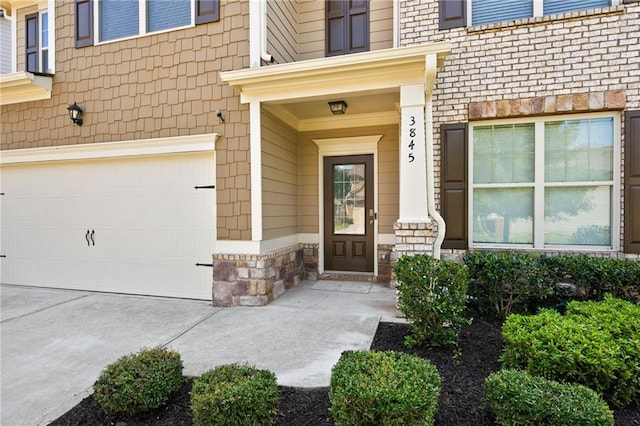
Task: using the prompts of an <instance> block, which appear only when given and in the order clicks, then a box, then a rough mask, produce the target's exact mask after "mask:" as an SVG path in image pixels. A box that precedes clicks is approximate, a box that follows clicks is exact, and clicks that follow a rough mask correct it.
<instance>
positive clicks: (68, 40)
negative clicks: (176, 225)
mask: <svg viewBox="0 0 640 426" xmlns="http://www.w3.org/2000/svg"><path fill="white" fill-rule="evenodd" d="M220 14H221V20H220V22H215V23H210V24H205V25H198V26H196V27H193V28H188V29H182V30H175V31H169V32H164V33H160V34H155V35H149V36H141V37H136V38H133V39H130V40H123V41H115V42H111V43H105V44H102V45H97V46H90V47H85V48H81V49H76V48H74V40H73V25H74V17H73V1H72V0H65V1H60V2H56V9H55V15H56V17H55V26H56V45H55V49H56V63H55V69H56V72H55V77H54V79H53V92H52V97H51V99H48V100H43V101H35V102H26V103H19V104H13V105H5V106H2V107H1V109H0V114H1V116H2V129H1V135H0V136H1V137H0V140H1V145H0V146H1V148H2V149H3V150H5V149H17V148H33V147H42V146H56V145H68V144H85V143H99V142H111V141H126V140H136V139H147V138H162V137H171V136H185V135H195V134H205V133H212V132H217V133H220V134H221V135H222V136H221V137H220V138H219V139H218V142H217V146H216V151H217V156H216V158H217V173H218V179H217V182H216V187H217V191H218V192H217V193H218V200H219V205H218V219H217V220H218V238H220V239H242V240H248V239H250V238H251V231H250V223H251V213H250V212H249V211H248V209H246V208H243V205H245V204H246V203H249V202H250V178H249V164H248V162H249V130H248V127H249V111H248V107H247V105H244V104H240V100H239V96H238V94H237V93H236V92H235V91H234V90H233V89H232V88H230V87H229V86H226V85H223V84H222V83H221V82H220V81H219V77H218V73H219V72H220V71H227V70H232V69H240V68H244V67H247V66H248V65H249V42H248V38H249V35H248V26H249V2H248V0H243V1H237V0H234V1H230V0H229V1H223V2H222V5H221V10H220ZM20 16H21V15H20V14H18V21H17V22H18V25H19V27H22V28H19V31H18V40H22V39H24V18H23V16H22V18H21V17H20ZM20 34H22V36H20ZM22 46H23V45H22ZM21 52H24V48H23V47H22V48H21V47H20V45H18V58H19V61H18V63H19V64H21V63H22V64H24V59H20V58H21V57H23V56H24V55H23V54H22V53H21ZM20 61H22V62H20ZM23 67H24V65H22V66H19V68H18V69H22V68H23ZM73 102H77V103H78V104H79V105H80V106H81V107H82V108H83V109H84V110H85V114H84V117H83V119H84V125H83V126H82V127H78V126H74V125H73V124H72V123H71V121H70V120H69V117H68V114H67V110H66V108H67V106H68V105H69V104H71V103H73ZM216 109H220V110H222V111H224V117H225V122H224V123H219V120H218V118H217V117H216V112H215V111H216Z"/></svg>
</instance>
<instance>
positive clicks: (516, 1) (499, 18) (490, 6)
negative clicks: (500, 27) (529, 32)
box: [471, 0, 533, 25]
mask: <svg viewBox="0 0 640 426" xmlns="http://www.w3.org/2000/svg"><path fill="white" fill-rule="evenodd" d="M471 16H472V25H480V24H490V23H492V22H504V21H512V20H515V19H522V18H530V17H532V16H533V1H523V0H474V1H472V2H471Z"/></svg>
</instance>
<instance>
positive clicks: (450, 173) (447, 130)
mask: <svg viewBox="0 0 640 426" xmlns="http://www.w3.org/2000/svg"><path fill="white" fill-rule="evenodd" d="M440 138H441V149H440V152H441V155H442V163H441V164H442V170H441V176H442V191H441V194H442V199H441V210H442V217H443V218H444V222H445V224H446V233H445V236H444V242H443V244H442V248H447V249H466V248H467V244H468V240H469V238H468V220H467V219H468V210H469V209H468V207H469V206H468V201H467V198H468V197H467V194H468V170H467V169H468V164H469V163H468V152H467V151H468V149H467V147H468V144H467V123H456V124H443V125H442V126H441V127H440Z"/></svg>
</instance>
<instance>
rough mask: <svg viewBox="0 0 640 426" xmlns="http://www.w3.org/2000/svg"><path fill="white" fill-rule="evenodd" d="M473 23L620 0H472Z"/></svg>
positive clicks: (575, 8)
mask: <svg viewBox="0 0 640 426" xmlns="http://www.w3.org/2000/svg"><path fill="white" fill-rule="evenodd" d="M470 1H471V25H481V24H490V23H494V22H504V21H513V20H516V19H526V18H532V17H534V16H547V15H555V14H558V13H566V12H573V11H576V10H585V9H592V8H596V7H607V6H610V5H611V4H612V2H618V1H619V0H470Z"/></svg>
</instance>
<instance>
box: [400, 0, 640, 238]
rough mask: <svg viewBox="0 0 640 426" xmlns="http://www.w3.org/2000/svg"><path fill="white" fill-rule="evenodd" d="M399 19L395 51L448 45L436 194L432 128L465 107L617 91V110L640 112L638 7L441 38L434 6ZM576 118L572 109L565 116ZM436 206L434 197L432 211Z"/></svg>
mask: <svg viewBox="0 0 640 426" xmlns="http://www.w3.org/2000/svg"><path fill="white" fill-rule="evenodd" d="M400 19H401V45H403V46H408V45H415V44H422V43H431V42H437V41H442V40H445V41H450V42H451V43H452V49H451V50H452V51H451V54H450V55H449V56H448V57H447V58H446V60H445V61H444V66H443V67H441V68H440V69H439V70H438V76H437V80H436V84H435V90H434V104H433V115H434V132H435V135H434V138H435V139H434V142H435V156H436V170H435V172H436V173H435V174H436V188H438V187H439V180H440V160H439V159H440V147H439V145H440V134H439V132H440V125H441V124H444V123H459V122H466V121H468V120H469V104H470V103H485V105H487V106H489V105H491V104H494V105H495V107H496V108H497V107H498V106H501V102H503V101H519V100H523V99H536V98H545V99H546V98H554V99H555V100H556V101H560V102H564V101H567V100H568V99H569V98H570V99H571V101H572V102H576V97H575V95H583V96H584V94H587V93H596V92H597V93H602V94H603V96H604V95H605V94H606V93H607V92H618V93H620V91H624V94H625V109H628V110H634V109H639V108H640V84H638V82H639V81H640V3H631V4H627V5H619V6H613V7H606V8H601V9H592V10H590V11H581V12H573V13H567V14H564V15H556V16H550V17H540V18H531V19H525V20H520V21H517V22H515V23H498V24H491V25H482V26H476V27H469V28H454V29H450V30H442V31H441V30H439V29H438V2H436V1H431V0H406V1H403V2H401V3H400ZM567 97H568V98H567ZM583 101H584V99H581V98H580V97H579V96H578V102H579V103H580V102H583ZM502 107H504V103H502ZM616 109H619V108H616ZM578 110H581V109H580V108H575V105H573V104H572V108H570V111H571V112H578ZM588 110H593V109H591V108H588ZM581 111H582V110H581ZM496 114H497V111H496ZM623 125H624V124H623ZM623 134H624V129H623ZM621 145H622V146H624V143H622V144H621ZM622 156H623V158H624V153H622ZM620 173H621V174H622V173H623V167H622V165H621V166H620ZM439 198H440V194H439V189H436V203H437V204H438V205H439ZM621 203H622V215H624V202H623V200H622V201H621ZM623 217H624V216H623ZM621 231H622V230H621ZM621 238H622V237H621Z"/></svg>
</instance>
